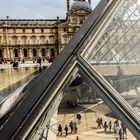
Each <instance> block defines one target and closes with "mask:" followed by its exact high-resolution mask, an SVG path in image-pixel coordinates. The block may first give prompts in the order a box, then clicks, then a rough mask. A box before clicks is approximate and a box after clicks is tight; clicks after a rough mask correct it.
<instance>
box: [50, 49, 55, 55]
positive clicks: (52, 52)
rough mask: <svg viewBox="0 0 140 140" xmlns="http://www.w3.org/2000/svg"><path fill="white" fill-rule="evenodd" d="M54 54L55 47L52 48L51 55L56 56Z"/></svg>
mask: <svg viewBox="0 0 140 140" xmlns="http://www.w3.org/2000/svg"><path fill="white" fill-rule="evenodd" d="M54 56H55V49H54V48H51V57H54Z"/></svg>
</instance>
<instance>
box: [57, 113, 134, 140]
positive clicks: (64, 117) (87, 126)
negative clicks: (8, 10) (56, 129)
mask: <svg viewBox="0 0 140 140" xmlns="http://www.w3.org/2000/svg"><path fill="white" fill-rule="evenodd" d="M81 116H82V119H81V123H80V124H79V125H77V128H78V132H77V134H70V128H69V134H68V136H67V137H65V133H64V126H65V125H66V124H67V125H69V122H70V121H71V120H73V121H76V115H74V114H72V113H64V114H63V113H61V114H59V115H58V124H59V123H61V124H62V127H63V134H62V136H57V140H77V139H76V137H77V136H78V137H79V140H116V139H117V138H119V135H118V134H114V133H113V129H112V130H111V132H109V130H107V132H104V129H103V128H101V129H97V123H96V120H97V117H102V119H103V121H107V122H109V121H110V120H111V121H112V122H113V121H115V120H114V119H112V118H110V117H106V116H104V115H101V114H99V113H96V112H92V111H86V112H83V113H82V114H81ZM127 140H136V138H135V137H134V136H133V135H132V134H131V133H130V132H129V131H127Z"/></svg>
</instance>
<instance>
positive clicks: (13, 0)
mask: <svg viewBox="0 0 140 140" xmlns="http://www.w3.org/2000/svg"><path fill="white" fill-rule="evenodd" d="M70 1H71V2H72V1H73V0H70ZM91 1H92V7H93V8H94V7H95V6H96V5H97V4H98V3H99V1H100V0H91ZM0 4H1V6H0V7H1V8H0V19H3V18H5V17H6V16H10V18H12V19H13V18H18V19H24V18H29V19H31V18H33V19H38V18H39V19H45V18H46V19H52V18H56V17H57V16H60V18H65V16H66V7H67V6H66V0H0Z"/></svg>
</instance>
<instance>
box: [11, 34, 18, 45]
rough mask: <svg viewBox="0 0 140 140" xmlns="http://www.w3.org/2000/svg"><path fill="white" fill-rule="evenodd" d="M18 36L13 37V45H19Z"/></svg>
mask: <svg viewBox="0 0 140 140" xmlns="http://www.w3.org/2000/svg"><path fill="white" fill-rule="evenodd" d="M17 39H18V38H17V36H13V37H12V42H13V45H16V44H17Z"/></svg>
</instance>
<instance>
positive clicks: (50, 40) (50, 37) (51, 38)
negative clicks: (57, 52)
mask: <svg viewBox="0 0 140 140" xmlns="http://www.w3.org/2000/svg"><path fill="white" fill-rule="evenodd" d="M49 43H50V44H53V43H54V36H49Z"/></svg>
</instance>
